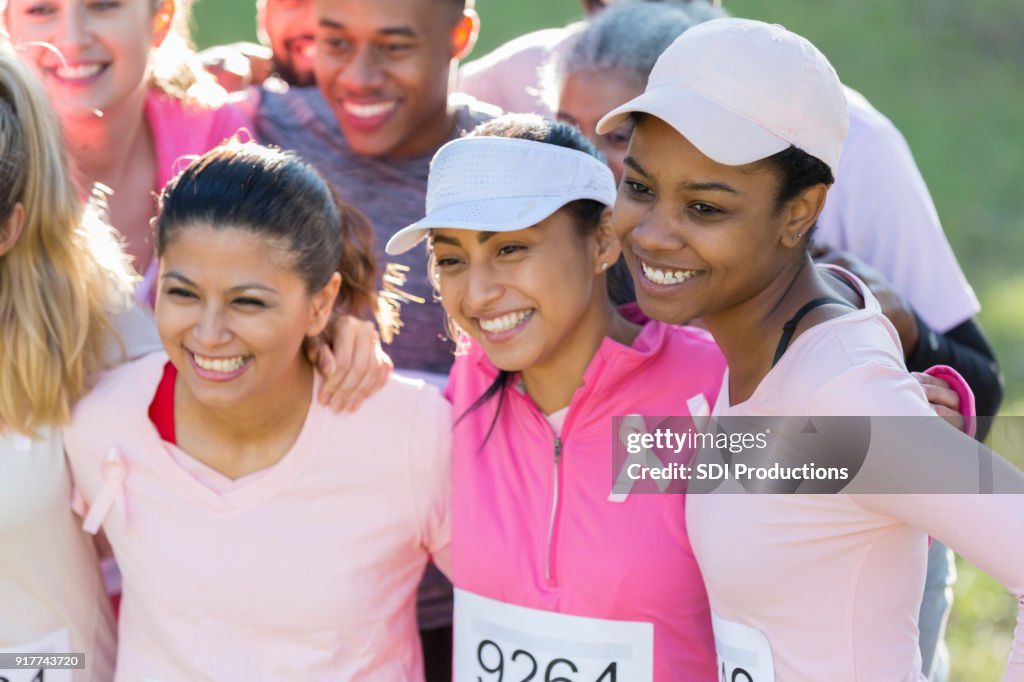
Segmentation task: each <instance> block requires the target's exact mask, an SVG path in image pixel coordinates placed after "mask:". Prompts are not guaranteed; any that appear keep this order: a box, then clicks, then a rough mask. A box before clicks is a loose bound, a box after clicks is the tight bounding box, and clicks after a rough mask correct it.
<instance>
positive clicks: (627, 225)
mask: <svg viewBox="0 0 1024 682" xmlns="http://www.w3.org/2000/svg"><path fill="white" fill-rule="evenodd" d="M625 166H626V169H625V174H624V176H623V179H622V184H621V185H620V186H619V194H618V198H617V200H616V202H615V209H614V214H613V222H614V225H615V231H616V233H617V234H618V236H619V239H620V240H621V242H622V251H623V254H624V255H625V257H626V263H627V264H628V266H629V270H630V274H632V276H633V279H634V280H635V282H636V295H637V302H638V303H639V304H640V307H641V308H642V309H643V311H644V313H645V314H647V315H648V316H649V317H652V318H654V319H658V320H664V321H666V322H672V323H677V324H681V323H685V322H688V321H690V320H693V319H696V318H703V319H705V321H708V320H709V318H710V317H711V316H713V315H716V314H719V313H722V312H723V311H728V310H730V309H735V308H737V307H738V306H743V305H744V304H745V303H747V302H750V301H754V300H757V299H758V297H759V296H761V295H763V294H764V292H766V291H767V290H768V288H769V285H771V284H772V283H773V282H776V281H777V280H778V276H779V274H780V273H781V272H782V270H783V269H784V268H785V267H786V264H787V263H788V262H790V261H792V260H793V259H794V258H795V257H796V255H795V254H797V250H796V249H795V248H784V245H783V242H784V241H785V242H787V243H790V242H792V239H791V236H790V235H789V234H788V232H787V227H786V224H787V219H786V215H787V214H786V212H785V211H777V210H776V194H777V191H778V184H779V179H778V177H777V175H776V172H775V171H774V170H772V169H771V168H769V167H767V166H766V165H765V164H761V163H754V164H749V165H746V166H725V165H722V164H720V163H716V162H715V161H712V160H711V159H709V158H708V157H706V156H704V154H702V153H701V152H700V151H699V150H698V149H697V148H696V147H694V146H693V145H692V144H690V142H689V141H688V140H687V139H686V138H685V137H683V136H682V135H680V134H679V133H678V132H676V131H675V129H673V128H672V127H671V126H669V125H668V124H667V123H665V122H664V121H662V120H660V119H658V118H655V117H653V116H641V117H640V120H639V122H638V123H637V125H636V128H635V129H634V131H633V136H632V139H631V141H630V145H629V154H628V156H627V157H626V160H625ZM802 253H803V251H802V247H800V250H799V254H800V255H802Z"/></svg>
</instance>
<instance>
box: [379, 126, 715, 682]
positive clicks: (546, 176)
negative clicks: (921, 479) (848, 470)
mask: <svg viewBox="0 0 1024 682" xmlns="http://www.w3.org/2000/svg"><path fill="white" fill-rule="evenodd" d="M510 138H511V139H510ZM614 200H615V183H614V181H613V179H612V174H611V171H610V170H609V169H608V167H607V166H606V165H605V163H604V162H603V160H601V159H600V158H599V157H598V155H597V152H596V151H595V150H594V148H593V146H592V145H591V144H590V143H589V142H588V141H587V140H586V138H584V137H583V135H582V134H581V133H580V132H579V131H578V130H576V129H575V128H573V127H571V126H569V125H567V124H565V123H556V122H554V121H549V120H546V119H543V118H540V117H538V116H533V115H519V116H505V117H502V118H499V119H496V120H494V121H492V122H490V123H488V124H485V125H484V126H482V127H480V128H478V129H477V130H476V131H475V132H474V134H473V135H472V136H470V137H466V138H463V139H460V140H456V141H454V142H451V143H449V144H448V145H446V146H445V147H443V148H442V149H441V150H440V151H439V152H438V154H437V155H436V156H435V158H434V161H433V163H432V165H431V171H430V179H429V183H428V192H427V215H426V217H425V218H424V219H423V220H421V221H419V222H418V223H416V224H414V225H412V226H410V227H409V228H406V229H405V230H402V231H400V232H399V233H398V234H396V235H395V236H394V237H393V238H392V239H391V241H390V242H389V243H388V252H389V253H399V252H403V251H406V250H408V249H410V248H412V247H413V246H414V245H415V244H416V243H417V242H419V241H420V240H422V239H423V238H425V237H426V236H427V235H428V234H430V235H431V240H430V246H431V249H432V257H433V259H434V262H435V268H434V272H435V277H436V284H437V286H438V289H439V291H440V294H441V300H442V303H443V305H444V308H445V311H446V312H447V313H448V315H449V317H450V318H451V319H452V320H453V321H454V322H455V323H457V325H458V326H459V327H460V328H461V330H463V331H464V332H465V334H466V335H468V338H466V337H465V336H464V339H465V346H466V348H465V352H464V353H463V354H461V355H459V356H458V357H457V358H456V361H455V365H454V366H453V368H452V371H451V376H450V380H449V384H448V392H447V394H448V397H449V399H450V400H451V401H452V403H453V416H454V418H455V419H456V424H455V427H454V431H453V434H452V440H453V452H452V460H453V469H452V472H453V474H452V476H453V477H452V489H453V500H452V539H453V543H452V576H451V577H452V582H453V583H454V585H455V588H456V601H455V662H454V669H455V679H456V680H457V681H460V682H461V681H462V680H478V679H480V680H498V679H502V676H504V679H506V680H507V679H517V680H518V679H524V678H527V679H529V677H528V676H529V675H530V674H531V672H532V673H535V674H536V679H572V680H581V681H582V680H586V681H587V682H597V681H598V680H600V681H601V682H612V681H613V680H633V681H641V682H642V681H645V680H646V681H650V680H659V681H664V682H668V681H669V680H673V681H675V680H700V681H704V680H709V681H710V680H713V679H714V678H715V672H714V655H713V642H712V636H711V620H710V615H709V611H708V604H707V595H706V593H705V590H704V585H703V582H702V580H701V576H700V572H699V571H698V569H697V564H696V562H695V561H694V559H693V552H692V551H691V549H690V545H689V540H688V539H687V537H686V526H685V521H684V511H685V508H684V504H685V498H684V496H683V495H655V494H646V495H645V494H639V493H642V492H651V491H653V492H658V488H656V487H654V486H653V484H651V481H646V482H643V481H642V482H638V484H637V485H635V486H632V487H630V486H629V485H628V484H627V486H626V487H625V488H623V489H620V490H618V492H617V493H616V492H613V483H614V481H615V479H616V475H617V474H618V472H619V468H621V465H620V467H619V468H616V463H615V461H614V460H613V455H612V447H611V445H612V442H613V439H614V438H617V437H618V434H617V433H616V432H615V430H614V427H613V421H612V418H613V416H615V415H628V414H637V413H639V414H645V415H689V414H690V413H691V412H693V413H694V414H696V415H704V416H706V415H707V414H708V412H709V409H710V401H711V400H712V399H713V398H714V396H715V395H716V394H717V391H718V386H719V381H720V380H721V376H722V371H723V370H724V363H723V360H722V355H721V353H720V352H719V351H718V349H717V348H716V347H715V346H714V343H713V342H712V341H711V339H710V337H709V336H708V335H707V334H706V333H705V332H704V331H702V330H698V329H694V328H692V327H675V326H671V325H667V324H663V323H661V322H655V321H649V320H647V319H645V318H643V316H642V315H640V314H639V311H637V310H636V307H635V305H634V306H631V307H628V308H625V309H618V308H617V307H616V306H615V305H614V304H613V302H612V296H611V295H610V293H609V287H608V286H607V280H609V279H610V278H612V273H613V269H612V265H613V264H614V263H615V262H616V261H617V259H618V257H619V245H618V240H617V239H616V238H615V235H614V233H613V232H612V229H611V222H610V211H609V207H610V206H611V204H612V203H613V202H614ZM621 276H624V277H625V276H626V275H625V274H624V273H621ZM627 279H628V277H627ZM668 376H677V377H678V378H676V379H674V380H672V381H666V380H665V378H666V377H668ZM647 488H649V490H648V489H647Z"/></svg>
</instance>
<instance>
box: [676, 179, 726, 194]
mask: <svg viewBox="0 0 1024 682" xmlns="http://www.w3.org/2000/svg"><path fill="white" fill-rule="evenodd" d="M678 187H679V189H685V190H689V191H690V192H728V193H729V194H737V195H738V194H740V192H737V191H736V190H735V189H733V188H732V187H731V186H730V185H727V184H725V183H724V182H680V183H679V185H678Z"/></svg>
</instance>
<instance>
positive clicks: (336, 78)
mask: <svg viewBox="0 0 1024 682" xmlns="http://www.w3.org/2000/svg"><path fill="white" fill-rule="evenodd" d="M317 13H318V17H319V18H318V26H317V59H316V78H317V83H319V85H320V89H321V90H322V91H323V94H324V97H325V99H326V100H327V102H328V103H329V104H330V105H331V108H332V109H333V110H334V114H335V116H336V117H337V119H338V124H339V125H340V126H341V131H342V133H343V134H344V135H345V139H346V140H347V141H348V143H349V145H350V146H351V147H352V149H353V150H354V151H355V152H356V153H357V154H363V155H366V156H385V155H386V156H415V155H419V154H426V153H429V152H431V151H434V150H436V149H437V148H438V147H440V146H441V144H443V143H444V142H445V141H446V140H447V139H448V136H449V135H450V134H451V132H452V127H453V125H454V121H453V120H452V118H451V115H450V114H449V112H448V80H449V76H450V72H451V64H452V60H453V59H454V58H456V57H458V56H460V54H461V51H462V49H463V48H465V45H464V44H463V41H462V38H464V37H465V36H464V31H462V30H456V29H457V28H458V27H459V26H463V24H461V23H460V21H461V20H463V19H464V16H463V15H462V14H460V13H459V12H457V10H456V9H455V4H454V3H451V2H438V0H374V1H373V2H365V1H364V0H317Z"/></svg>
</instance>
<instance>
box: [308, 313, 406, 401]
mask: <svg viewBox="0 0 1024 682" xmlns="http://www.w3.org/2000/svg"><path fill="white" fill-rule="evenodd" d="M306 355H307V357H308V358H309V360H310V362H312V363H313V364H314V365H315V366H316V368H317V369H318V370H319V372H320V374H322V375H323V377H324V384H323V386H322V387H321V388H320V394H319V395H318V396H317V400H319V401H320V403H321V404H322V405H330V407H331V409H332V410H334V411H335V412H341V411H348V412H353V411H355V410H356V409H357V408H358V407H359V406H360V405H361V404H362V402H363V401H364V400H366V399H367V398H368V397H370V396H371V395H373V394H374V393H376V392H377V391H379V390H380V389H381V388H382V387H383V386H384V384H385V383H386V382H387V379H388V376H390V374H391V370H392V369H393V368H394V365H393V364H392V362H391V358H389V357H388V355H387V353H385V352H384V350H383V349H382V348H381V345H380V335H379V334H378V333H377V328H376V326H374V324H373V323H372V322H369V321H367V320H363V319H360V318H358V317H352V316H351V315H342V314H339V315H335V316H333V317H332V319H331V322H330V323H329V324H328V325H327V329H326V330H325V332H324V334H322V335H321V336H319V337H316V338H315V339H308V340H307V343H306Z"/></svg>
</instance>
